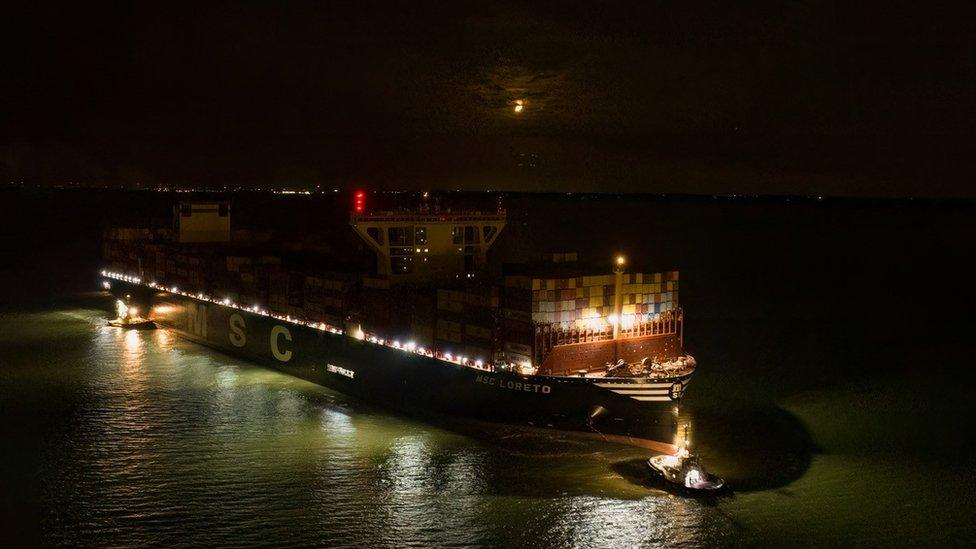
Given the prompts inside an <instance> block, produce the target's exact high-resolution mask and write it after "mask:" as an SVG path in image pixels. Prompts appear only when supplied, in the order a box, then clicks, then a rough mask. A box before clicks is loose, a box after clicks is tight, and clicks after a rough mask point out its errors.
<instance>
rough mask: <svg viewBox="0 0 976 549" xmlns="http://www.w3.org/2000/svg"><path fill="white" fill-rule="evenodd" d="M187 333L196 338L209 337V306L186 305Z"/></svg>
mask: <svg viewBox="0 0 976 549" xmlns="http://www.w3.org/2000/svg"><path fill="white" fill-rule="evenodd" d="M186 331H187V332H188V333H191V334H193V335H195V336H198V337H202V338H204V339H206V337H207V306H206V305H201V304H199V303H192V302H191V303H188V304H187V305H186Z"/></svg>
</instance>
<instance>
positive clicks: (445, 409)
mask: <svg viewBox="0 0 976 549" xmlns="http://www.w3.org/2000/svg"><path fill="white" fill-rule="evenodd" d="M113 292H117V293H119V294H127V295H129V296H131V297H132V299H135V300H138V301H140V302H141V304H142V305H143V306H145V307H147V309H146V310H151V311H152V319H153V320H154V321H155V322H156V323H157V324H158V325H159V326H160V327H162V328H166V329H169V330H172V331H174V332H175V333H177V334H178V335H180V336H182V337H185V338H187V339H190V340H192V341H195V342H197V343H200V344H203V345H206V346H208V347H212V348H214V349H217V350H220V351H222V352H224V353H227V354H230V355H233V356H237V357H240V358H243V359H246V360H248V361H250V362H255V363H258V364H261V365H264V366H267V367H270V368H273V369H275V370H279V371H282V372H284V373H287V374H290V375H293V376H296V377H299V378H302V379H305V380H308V381H311V382H313V383H317V384H319V385H323V386H325V387H328V388H331V389H334V390H336V391H339V392H342V393H345V394H348V395H351V396H354V397H356V398H359V399H362V400H364V401H366V402H371V403H375V404H379V405H382V406H385V407H390V408H396V409H401V410H407V411H415V412H420V413H424V414H439V415H442V414H450V415H452V416H459V417H465V418H471V419H475V420H482V421H489V422H497V423H506V424H512V425H525V426H530V427H536V428H549V429H559V430H566V431H575V432H578V433H581V434H584V435H587V436H590V437H598V438H602V439H605V440H609V441H613V442H618V443H623V444H630V445H636V446H642V447H646V448H650V449H653V450H655V451H659V452H672V451H674V446H673V445H672V444H673V442H674V438H675V434H676V432H677V421H678V416H677V404H678V401H679V399H680V395H681V393H682V392H683V389H684V386H685V385H686V384H687V383H688V380H689V378H690V374H689V375H685V376H678V377H673V378H668V379H641V378H626V379H621V378H613V379H611V378H598V379H594V378H576V377H561V376H540V375H535V376H524V375H520V374H516V373H508V372H490V371H487V370H479V369H475V368H471V367H466V366H461V365H458V364H454V363H451V362H446V361H443V360H439V359H436V358H432V357H429V356H426V355H421V354H418V353H413V352H407V351H403V350H400V349H396V348H392V347H389V346H386V345H381V344H376V343H371V342H369V341H366V340H359V339H356V338H353V337H350V336H348V335H343V334H336V333H332V332H330V331H328V330H323V329H319V328H315V327H311V326H306V325H303V324H299V323H294V322H289V321H287V320H284V319H278V318H274V317H271V316H267V315H263V314H258V313H254V312H249V311H246V310H242V309H237V308H234V307H231V306H226V305H222V304H220V303H213V302H209V301H204V300H199V299H195V298H192V297H187V296H184V295H180V294H174V293H170V292H159V291H155V290H152V289H150V288H147V287H145V286H141V285H137V284H130V283H119V282H114V283H113Z"/></svg>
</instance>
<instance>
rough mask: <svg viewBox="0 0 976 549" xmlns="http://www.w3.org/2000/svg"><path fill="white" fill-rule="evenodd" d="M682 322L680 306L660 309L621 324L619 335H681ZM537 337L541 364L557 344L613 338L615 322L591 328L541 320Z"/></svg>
mask: <svg viewBox="0 0 976 549" xmlns="http://www.w3.org/2000/svg"><path fill="white" fill-rule="evenodd" d="M683 323H684V314H683V312H682V310H681V309H676V310H674V311H667V312H664V313H658V314H656V315H655V316H654V317H651V318H648V319H646V320H641V321H637V322H635V323H634V324H633V325H628V326H626V327H621V328H620V330H619V331H618V333H617V339H618V340H627V339H632V338H637V337H647V336H675V335H677V336H680V335H681V331H682V327H683ZM535 339H536V345H535V355H536V356H535V360H536V364H542V363H544V362H545V359H546V356H548V355H549V353H550V352H551V351H552V349H553V348H554V347H558V346H561V345H573V344H577V343H594V342H599V341H609V340H612V339H614V336H613V326H610V325H605V326H600V327H598V328H590V327H588V326H578V325H576V324H574V323H565V324H561V323H552V324H540V325H537V326H536V329H535Z"/></svg>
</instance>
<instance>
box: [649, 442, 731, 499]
mask: <svg viewBox="0 0 976 549" xmlns="http://www.w3.org/2000/svg"><path fill="white" fill-rule="evenodd" d="M647 466H648V467H650V468H651V471H654V472H655V473H656V474H658V475H659V476H660V477H661V478H663V479H664V480H665V481H667V482H670V483H671V484H675V485H677V486H680V487H681V488H682V489H684V490H687V491H689V492H692V493H705V492H717V491H719V490H721V489H722V488H724V487H725V480H723V479H721V478H719V477H717V476H715V475H712V474H710V473H709V472H708V471H706V470H705V467H704V466H703V465H702V463H701V458H699V457H698V456H697V455H695V454H692V453H691V452H690V451H689V450H688V447H687V436H686V438H685V445H683V446H681V447H680V448H678V451H677V452H675V453H674V454H660V455H656V456H653V457H651V459H649V460H647Z"/></svg>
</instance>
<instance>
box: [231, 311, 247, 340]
mask: <svg viewBox="0 0 976 549" xmlns="http://www.w3.org/2000/svg"><path fill="white" fill-rule="evenodd" d="M245 327H246V326H245V324H244V318H243V317H242V316H241V315H239V314H237V313H234V314H232V315H230V334H229V335H230V344H231V345H233V346H234V347H243V346H244V345H247V335H245V333H244V328H245Z"/></svg>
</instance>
